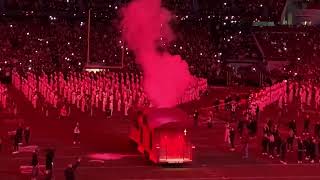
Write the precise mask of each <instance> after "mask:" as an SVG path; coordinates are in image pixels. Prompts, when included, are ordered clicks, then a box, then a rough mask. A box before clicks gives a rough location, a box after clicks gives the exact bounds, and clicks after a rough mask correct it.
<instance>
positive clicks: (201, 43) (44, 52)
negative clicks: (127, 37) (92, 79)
mask: <svg viewBox="0 0 320 180" xmlns="http://www.w3.org/2000/svg"><path fill="white" fill-rule="evenodd" d="M15 2H16V3H13V1H8V2H7V3H6V4H5V7H7V6H9V7H10V6H12V8H13V9H14V7H21V8H20V9H34V15H35V16H32V17H31V16H30V14H29V15H28V16H27V15H25V17H24V18H23V20H22V22H21V20H17V19H14V18H11V17H10V16H9V15H8V16H2V18H1V22H2V23H1V25H0V30H1V32H3V33H1V34H0V38H1V40H2V42H3V43H1V45H0V51H1V53H0V58H1V59H2V60H3V61H2V64H1V66H2V67H3V66H15V67H17V70H18V71H19V72H24V73H26V72H27V71H32V72H35V73H36V74H38V75H39V74H41V73H42V71H44V72H46V73H47V74H52V73H53V72H55V71H61V72H64V73H66V72H68V71H81V70H82V69H83V67H84V66H85V64H86V61H87V59H89V60H90V63H92V64H95V65H102V66H107V67H123V68H124V69H126V70H129V71H131V72H134V73H137V72H139V71H140V69H139V66H138V65H137V64H135V57H134V54H133V53H132V52H131V51H130V49H128V48H127V46H126V44H125V42H124V41H123V40H122V39H121V30H120V29H119V28H118V25H117V22H118V19H117V17H118V14H119V10H120V9H121V6H122V4H123V3H126V2H127V1H117V2H111V1H99V0H92V1H90V3H89V4H88V3H84V2H83V1H77V2H76V1H72V0H70V1H69V2H68V3H66V2H60V1H50V2H45V1H39V2H38V3H34V4H33V5H28V4H26V3H24V2H22V1H21V2H20V1H15ZM162 3H163V5H164V6H165V7H167V8H169V9H170V10H171V11H173V14H175V15H176V16H175V17H176V18H175V19H176V20H175V23H173V28H174V31H175V32H176V39H175V40H174V41H173V42H171V43H170V44H167V45H166V48H167V49H168V50H169V52H171V53H172V54H179V55H181V56H182V57H183V59H185V60H186V61H187V62H188V64H189V67H190V71H191V72H192V73H193V74H195V75H196V76H198V77H203V78H207V79H208V82H209V83H219V82H220V81H219V80H221V81H222V82H223V83H224V84H225V82H226V81H228V80H229V79H232V81H233V80H235V81H242V80H243V79H244V78H248V77H249V76H252V75H248V72H247V70H240V69H238V68H236V67H233V66H227V64H228V63H229V62H230V63H234V62H247V61H250V62H253V63H257V64H259V63H262V62H263V61H262V60H263V59H264V60H270V59H271V60H283V59H291V60H293V61H301V62H306V60H311V59H315V58H316V57H317V56H318V55H319V49H320V41H319V40H318V39H319V38H317V37H318V36H319V35H318V34H319V33H318V31H319V30H318V29H317V28H311V27H297V28H292V27H278V26H276V27H272V28H253V27H252V22H253V21H262V20H270V21H275V22H278V21H279V20H280V17H279V16H280V14H281V13H282V9H283V6H284V4H285V1H283V0H281V1H274V0H272V1H265V0H259V1H252V2H251V1H249V2H247V1H246V2H244V1H242V0H234V1H231V0H224V1H223V0H219V1H214V2H210V1H201V0H199V1H190V2H187V3H186V2H184V1H180V0H166V1H163V2H162ZM29 4H32V3H29ZM36 7H37V8H36ZM41 7H47V8H49V9H55V8H56V10H57V11H68V12H74V14H73V15H72V16H71V17H70V16H55V15H50V16H49V15H41V16H36V14H37V9H38V10H39V9H41ZM68 7H69V9H68ZM88 7H91V8H92V11H91V17H92V18H91V25H90V27H91V30H90V41H89V43H90V48H89V51H88V49H87V45H88V42H87V37H88V36H87V29H88V23H87V15H88V12H87V11H86V10H87V9H86V8H88ZM6 9H7V10H10V8H6ZM17 9H19V8H17ZM44 9H45V8H44ZM80 9H85V10H83V11H81V13H80V14H81V16H80V15H79V10H80ZM49 12H50V11H49ZM197 12H198V13H197ZM199 12H200V13H199ZM19 19H21V18H19ZM88 52H89V53H90V57H89V58H87V55H88ZM2 67H1V68H2ZM287 69H289V68H287ZM230 72H231V73H230ZM292 72H293V71H292ZM249 74H250V73H249ZM251 74H253V76H256V73H251ZM230 76H232V78H230Z"/></svg>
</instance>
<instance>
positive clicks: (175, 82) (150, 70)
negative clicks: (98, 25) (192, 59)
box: [121, 0, 192, 107]
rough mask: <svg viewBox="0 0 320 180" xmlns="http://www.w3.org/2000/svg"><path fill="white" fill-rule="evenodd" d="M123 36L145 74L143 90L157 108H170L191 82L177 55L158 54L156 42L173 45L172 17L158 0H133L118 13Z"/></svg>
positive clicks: (185, 67) (186, 69)
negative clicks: (164, 41) (171, 43)
mask: <svg viewBox="0 0 320 180" xmlns="http://www.w3.org/2000/svg"><path fill="white" fill-rule="evenodd" d="M121 13H122V18H123V19H122V21H121V27H122V36H123V38H124V39H125V40H126V42H127V44H128V47H129V48H130V49H131V50H133V52H134V54H135V56H136V61H137V63H138V64H140V65H141V67H142V70H143V74H144V89H145V92H146V93H147V95H148V97H149V99H150V100H151V101H152V103H153V104H154V105H155V106H156V107H173V106H175V105H176V104H177V102H178V100H179V98H181V97H182V95H183V94H184V92H185V90H186V88H187V87H188V85H189V84H190V82H191V81H192V75H191V74H190V72H189V69H188V65H187V63H186V62H185V61H183V60H182V59H181V57H180V56H178V55H175V56H173V55H171V54H169V53H168V52H166V51H164V52H163V51H160V50H159V41H160V39H161V38H162V39H164V40H166V41H168V42H169V41H172V40H173V39H174V35H173V32H172V30H171V27H170V25H169V22H170V21H171V19H172V15H171V13H170V12H169V11H168V10H166V9H165V8H163V7H162V6H161V0H132V2H131V3H129V4H128V5H127V6H126V7H124V8H123V9H122V11H121Z"/></svg>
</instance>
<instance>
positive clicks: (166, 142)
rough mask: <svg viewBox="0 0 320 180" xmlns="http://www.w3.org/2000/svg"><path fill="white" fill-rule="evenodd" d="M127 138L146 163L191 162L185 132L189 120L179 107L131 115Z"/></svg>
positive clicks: (186, 132) (190, 147) (191, 150)
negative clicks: (134, 145)
mask: <svg viewBox="0 0 320 180" xmlns="http://www.w3.org/2000/svg"><path fill="white" fill-rule="evenodd" d="M131 120H132V123H131V127H130V133H129V137H130V139H131V140H132V141H133V142H134V143H135V144H136V145H137V148H138V151H139V152H141V153H142V154H144V156H145V158H146V159H147V160H150V161H152V162H153V163H156V164H161V163H187V162H191V161H192V157H193V156H192V155H193V149H194V146H193V145H192V144H191V142H190V138H189V133H188V129H189V128H190V127H191V126H192V121H191V120H190V119H189V118H188V115H187V114H186V113H185V112H183V111H182V110H180V109H178V108H160V109H157V108H151V109H146V110H140V111H135V112H133V115H132V118H131Z"/></svg>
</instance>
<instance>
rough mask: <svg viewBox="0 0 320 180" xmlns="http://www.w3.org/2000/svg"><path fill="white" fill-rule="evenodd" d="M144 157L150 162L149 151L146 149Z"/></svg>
mask: <svg viewBox="0 0 320 180" xmlns="http://www.w3.org/2000/svg"><path fill="white" fill-rule="evenodd" d="M143 154H144V158H145V159H146V160H147V161H148V162H149V161H150V158H149V153H148V152H147V151H144V153H143Z"/></svg>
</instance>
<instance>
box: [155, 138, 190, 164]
mask: <svg viewBox="0 0 320 180" xmlns="http://www.w3.org/2000/svg"><path fill="white" fill-rule="evenodd" d="M160 149H161V152H162V153H163V154H162V153H161V154H160V158H165V159H178V158H184V155H185V153H184V152H185V150H186V143H185V139H184V136H183V135H182V134H181V135H180V134H175V133H170V134H168V135H165V136H162V137H161V139H160ZM164 156H165V157H164Z"/></svg>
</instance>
